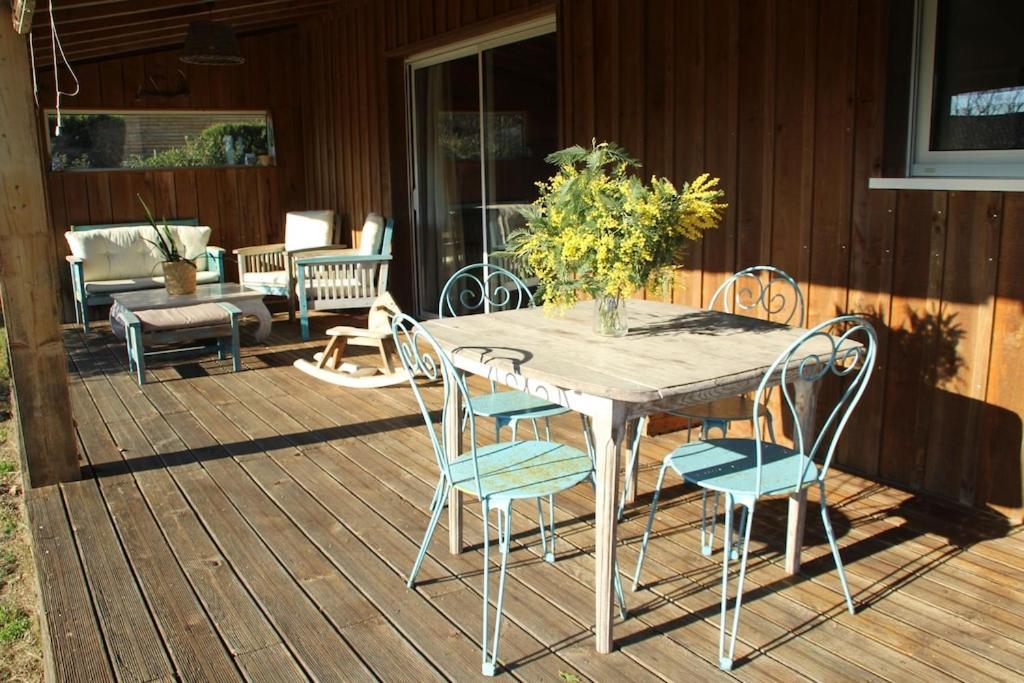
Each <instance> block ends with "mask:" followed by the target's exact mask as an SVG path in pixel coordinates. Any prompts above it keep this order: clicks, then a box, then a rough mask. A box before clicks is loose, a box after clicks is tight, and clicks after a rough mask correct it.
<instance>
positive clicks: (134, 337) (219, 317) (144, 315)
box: [118, 302, 242, 384]
mask: <svg viewBox="0 0 1024 683" xmlns="http://www.w3.org/2000/svg"><path fill="white" fill-rule="evenodd" d="M241 313H242V311H241V309H239V308H238V307H237V306H235V305H234V304H231V303H228V302H220V303H208V304H196V305H192V306H180V307H177V308H154V309H147V310H142V311H129V310H127V309H123V310H120V311H119V312H118V315H119V316H120V318H121V322H122V323H124V327H125V343H126V344H127V347H128V370H129V371H132V370H134V371H135V376H136V378H137V379H138V382H139V384H145V383H146V354H147V353H150V354H152V352H147V351H146V345H147V344H148V345H152V344H167V343H174V342H183V341H194V340H198V339H216V340H217V350H218V355H219V357H220V359H221V360H223V359H224V357H225V352H226V348H227V347H228V346H229V345H230V347H231V361H232V369H233V370H234V371H235V372H238V371H239V370H240V369H241V367H242V365H241V359H240V358H239V343H238V318H239V316H240V315H241ZM158 353H159V352H158Z"/></svg>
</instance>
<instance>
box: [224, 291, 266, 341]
mask: <svg viewBox="0 0 1024 683" xmlns="http://www.w3.org/2000/svg"><path fill="white" fill-rule="evenodd" d="M232 303H234V304H235V305H236V306H238V308H239V310H241V311H242V315H243V316H245V315H251V316H252V317H254V318H256V320H257V322H258V323H259V327H257V328H256V333H255V335H254V336H255V337H256V341H266V339H267V337H269V336H270V328H271V326H272V325H273V322H274V319H273V317H272V316H271V315H270V310H269V309H268V308H267V305H266V304H265V303H263V299H248V300H244V299H243V300H242V301H235V302H232Z"/></svg>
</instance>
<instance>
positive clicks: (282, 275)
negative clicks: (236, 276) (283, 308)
mask: <svg viewBox="0 0 1024 683" xmlns="http://www.w3.org/2000/svg"><path fill="white" fill-rule="evenodd" d="M242 284H243V285H253V286H257V285H260V286H263V287H281V288H282V289H283V288H285V287H287V286H288V273H287V272H286V271H283V270H267V271H264V272H262V273H252V272H249V271H246V273H245V277H243V278H242Z"/></svg>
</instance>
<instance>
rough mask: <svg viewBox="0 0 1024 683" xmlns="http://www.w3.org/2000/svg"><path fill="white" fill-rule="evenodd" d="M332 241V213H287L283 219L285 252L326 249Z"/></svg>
mask: <svg viewBox="0 0 1024 683" xmlns="http://www.w3.org/2000/svg"><path fill="white" fill-rule="evenodd" d="M333 240H334V212H333V211H289V212H288V213H287V214H286V215H285V218H284V248H285V250H286V251H294V250H295V249H309V248H311V247H326V246H328V245H330V244H331V243H332V242H333Z"/></svg>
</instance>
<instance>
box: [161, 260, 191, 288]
mask: <svg viewBox="0 0 1024 683" xmlns="http://www.w3.org/2000/svg"><path fill="white" fill-rule="evenodd" d="M161 265H162V266H163V269H164V287H166V288H167V293H168V294H172V295H173V294H195V293H196V267H195V266H194V265H192V264H191V263H189V262H188V261H164V262H163V263H162V264H161Z"/></svg>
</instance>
